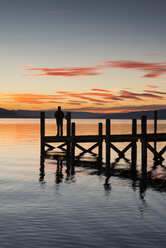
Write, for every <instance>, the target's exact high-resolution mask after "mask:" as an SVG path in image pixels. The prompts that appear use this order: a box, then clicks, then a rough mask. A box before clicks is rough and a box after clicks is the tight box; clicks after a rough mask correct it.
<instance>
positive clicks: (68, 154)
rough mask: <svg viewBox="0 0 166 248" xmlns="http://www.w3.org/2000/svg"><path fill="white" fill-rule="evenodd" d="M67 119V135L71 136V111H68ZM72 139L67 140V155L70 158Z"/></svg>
mask: <svg viewBox="0 0 166 248" xmlns="http://www.w3.org/2000/svg"><path fill="white" fill-rule="evenodd" d="M66 120H67V137H70V136H71V113H70V112H67V114H66ZM70 149H71V145H70V141H67V157H68V159H70Z"/></svg>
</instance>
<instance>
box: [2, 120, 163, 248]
mask: <svg viewBox="0 0 166 248" xmlns="http://www.w3.org/2000/svg"><path fill="white" fill-rule="evenodd" d="M89 124H90V123H87V127H88V130H89V131H92V132H97V131H95V130H97V122H94V123H91V124H90V125H89ZM114 124H115V126H116V128H118V129H116V132H117V131H118V130H119V131H118V132H120V131H121V132H122V130H126V132H130V125H128V122H124V123H118V125H119V126H117V125H116V123H114ZM123 124H125V126H123ZM127 125H128V128H127ZM47 127H48V130H47V132H48V133H49V134H52V133H54V130H55V129H56V127H55V125H54V122H53V121H52V120H50V121H48V124H47ZM123 127H124V128H123ZM113 128H114V127H112V132H113ZM159 128H160V130H164V129H163V128H166V123H165V122H162V123H161V126H160V127H159ZM85 131H86V130H84V124H83V123H81V122H80V121H79V122H78V125H77V132H82V133H83V132H85ZM55 133H56V131H55ZM0 137H1V142H0V155H1V156H0V242H1V243H0V245H1V247H3V248H5V247H7V248H8V247H25V248H26V247H44V248H45V247H67V248H68V247H71V248H73V247H81V248H83V247H100V248H101V247H165V241H166V238H165V228H166V224H165V223H166V217H165V216H166V192H165V188H166V187H165V180H164V177H163V175H164V171H165V167H164V163H163V167H162V166H156V167H154V165H153V163H152V162H149V163H148V168H149V170H148V174H147V179H146V180H142V181H141V178H140V177H139V175H138V174H139V161H140V159H138V166H137V172H136V173H135V172H134V171H131V170H130V166H129V164H128V163H126V162H127V161H125V160H124V159H121V160H119V161H117V163H116V164H115V168H114V174H111V175H109V176H108V177H106V176H105V174H104V173H103V172H102V170H98V168H94V167H93V168H91V167H89V166H87V165H86V164H85V163H84V164H83V166H82V165H78V166H77V165H76V166H72V165H71V164H68V163H66V162H65V161H62V160H59V161H56V160H50V159H48V160H46V161H45V165H43V166H41V167H40V171H39V164H40V158H39V156H40V155H39V150H40V147H39V122H38V121H37V120H35V121H32V120H31V121H30V120H23V121H21V120H19V121H17V120H15V121H13V120H6V121H5V120H3V121H0ZM162 145H163V144H161V145H158V148H160V146H161V147H162ZM119 146H120V147H121V144H119ZM138 149H140V148H139V147H138ZM111 155H112V161H114V160H115V159H116V156H115V155H114V154H111ZM150 156H151V155H150ZM150 156H149V161H151V160H152V161H153V158H152V156H151V157H150ZM126 158H127V156H126ZM39 173H40V175H39ZM156 174H157V177H156ZM159 185H160V186H159Z"/></svg>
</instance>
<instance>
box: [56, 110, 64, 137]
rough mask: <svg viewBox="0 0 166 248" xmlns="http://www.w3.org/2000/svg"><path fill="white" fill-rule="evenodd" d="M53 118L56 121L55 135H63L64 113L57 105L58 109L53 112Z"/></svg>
mask: <svg viewBox="0 0 166 248" xmlns="http://www.w3.org/2000/svg"><path fill="white" fill-rule="evenodd" d="M55 118H56V123H57V136H60V134H61V136H62V135H63V119H64V113H63V111H62V110H61V107H60V106H58V110H57V111H56V112H55Z"/></svg>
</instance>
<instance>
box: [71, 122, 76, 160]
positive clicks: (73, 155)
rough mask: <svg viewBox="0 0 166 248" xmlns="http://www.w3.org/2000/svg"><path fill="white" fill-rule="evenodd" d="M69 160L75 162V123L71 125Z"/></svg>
mask: <svg viewBox="0 0 166 248" xmlns="http://www.w3.org/2000/svg"><path fill="white" fill-rule="evenodd" d="M71 160H72V161H74V160H75V123H74V122H73V123H72V144H71Z"/></svg>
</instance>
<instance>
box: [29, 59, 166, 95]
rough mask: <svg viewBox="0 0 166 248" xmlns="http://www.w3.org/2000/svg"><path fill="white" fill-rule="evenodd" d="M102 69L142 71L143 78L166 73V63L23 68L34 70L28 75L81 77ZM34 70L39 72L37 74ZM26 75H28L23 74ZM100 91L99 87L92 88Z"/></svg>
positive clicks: (135, 62)
mask: <svg viewBox="0 0 166 248" xmlns="http://www.w3.org/2000/svg"><path fill="white" fill-rule="evenodd" d="M103 69H107V70H108V69H127V70H137V71H142V72H143V73H144V74H143V76H142V77H145V78H159V77H160V76H161V75H164V74H166V63H147V62H142V61H131V60H118V61H105V62H103V63H102V64H101V65H100V66H98V65H95V66H89V67H61V68H24V70H26V71H34V72H35V74H31V75H29V76H36V77H39V76H52V77H82V76H98V75H101V74H103V72H101V71H102V70H103ZM36 72H40V73H39V74H37V73H36ZM25 76H28V75H25ZM93 90H94V91H101V89H93ZM105 91H106V90H105Z"/></svg>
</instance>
